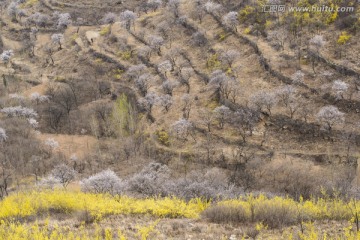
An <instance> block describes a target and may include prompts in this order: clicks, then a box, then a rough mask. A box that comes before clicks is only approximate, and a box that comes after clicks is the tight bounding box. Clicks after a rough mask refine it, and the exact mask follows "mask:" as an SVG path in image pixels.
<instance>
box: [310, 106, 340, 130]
mask: <svg viewBox="0 0 360 240" xmlns="http://www.w3.org/2000/svg"><path fill="white" fill-rule="evenodd" d="M344 116H345V114H344V113H343V112H340V111H339V109H338V108H337V107H335V106H332V105H329V106H325V107H322V108H321V109H320V110H319V112H318V113H317V115H316V117H317V120H318V121H319V122H320V123H322V124H324V125H325V127H327V129H328V130H329V131H331V130H332V128H333V126H334V125H335V124H342V123H343V122H344V121H345V117H344Z"/></svg>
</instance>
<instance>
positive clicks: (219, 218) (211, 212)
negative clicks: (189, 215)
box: [202, 204, 249, 223]
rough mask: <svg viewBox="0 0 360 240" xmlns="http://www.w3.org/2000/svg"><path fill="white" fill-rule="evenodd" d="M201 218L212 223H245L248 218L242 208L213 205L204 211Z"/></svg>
mask: <svg viewBox="0 0 360 240" xmlns="http://www.w3.org/2000/svg"><path fill="white" fill-rule="evenodd" d="M202 216H203V217H205V218H207V219H208V220H210V221H211V222H214V223H239V222H247V221H248V220H249V216H248V214H247V213H246V210H245V209H244V208H243V207H242V206H231V205H230V206H227V205H221V204H220V205H215V206H212V207H209V208H208V209H206V210H205V211H204V212H203V213H202Z"/></svg>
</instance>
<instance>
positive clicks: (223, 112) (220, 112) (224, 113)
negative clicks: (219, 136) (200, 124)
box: [213, 105, 231, 129]
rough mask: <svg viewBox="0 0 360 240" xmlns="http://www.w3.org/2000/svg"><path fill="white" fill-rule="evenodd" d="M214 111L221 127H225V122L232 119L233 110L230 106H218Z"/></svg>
mask: <svg viewBox="0 0 360 240" xmlns="http://www.w3.org/2000/svg"><path fill="white" fill-rule="evenodd" d="M213 112H214V116H215V119H216V120H217V122H218V123H219V127H220V128H221V129H223V128H224V125H225V123H226V122H227V121H229V120H230V116H231V110H230V109H229V108H228V107H226V106H224V105H222V106H220V107H216V108H215V109H214V111H213Z"/></svg>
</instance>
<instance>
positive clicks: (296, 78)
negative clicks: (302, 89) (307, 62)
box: [291, 70, 305, 84]
mask: <svg viewBox="0 0 360 240" xmlns="http://www.w3.org/2000/svg"><path fill="white" fill-rule="evenodd" d="M304 77H305V74H304V73H303V72H302V71H301V70H298V71H296V72H295V73H294V74H293V75H292V76H291V79H292V80H293V82H294V83H297V84H299V83H304Z"/></svg>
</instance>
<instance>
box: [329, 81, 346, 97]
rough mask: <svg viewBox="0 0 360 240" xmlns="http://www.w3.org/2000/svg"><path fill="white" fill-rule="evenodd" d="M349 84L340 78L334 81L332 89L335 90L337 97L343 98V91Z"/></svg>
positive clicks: (344, 91)
mask: <svg viewBox="0 0 360 240" xmlns="http://www.w3.org/2000/svg"><path fill="white" fill-rule="evenodd" d="M348 88H349V85H348V84H347V83H345V82H343V81H341V80H336V81H334V83H333V85H332V90H333V91H334V92H335V95H336V98H337V99H344V93H346V91H347V90H348Z"/></svg>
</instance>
